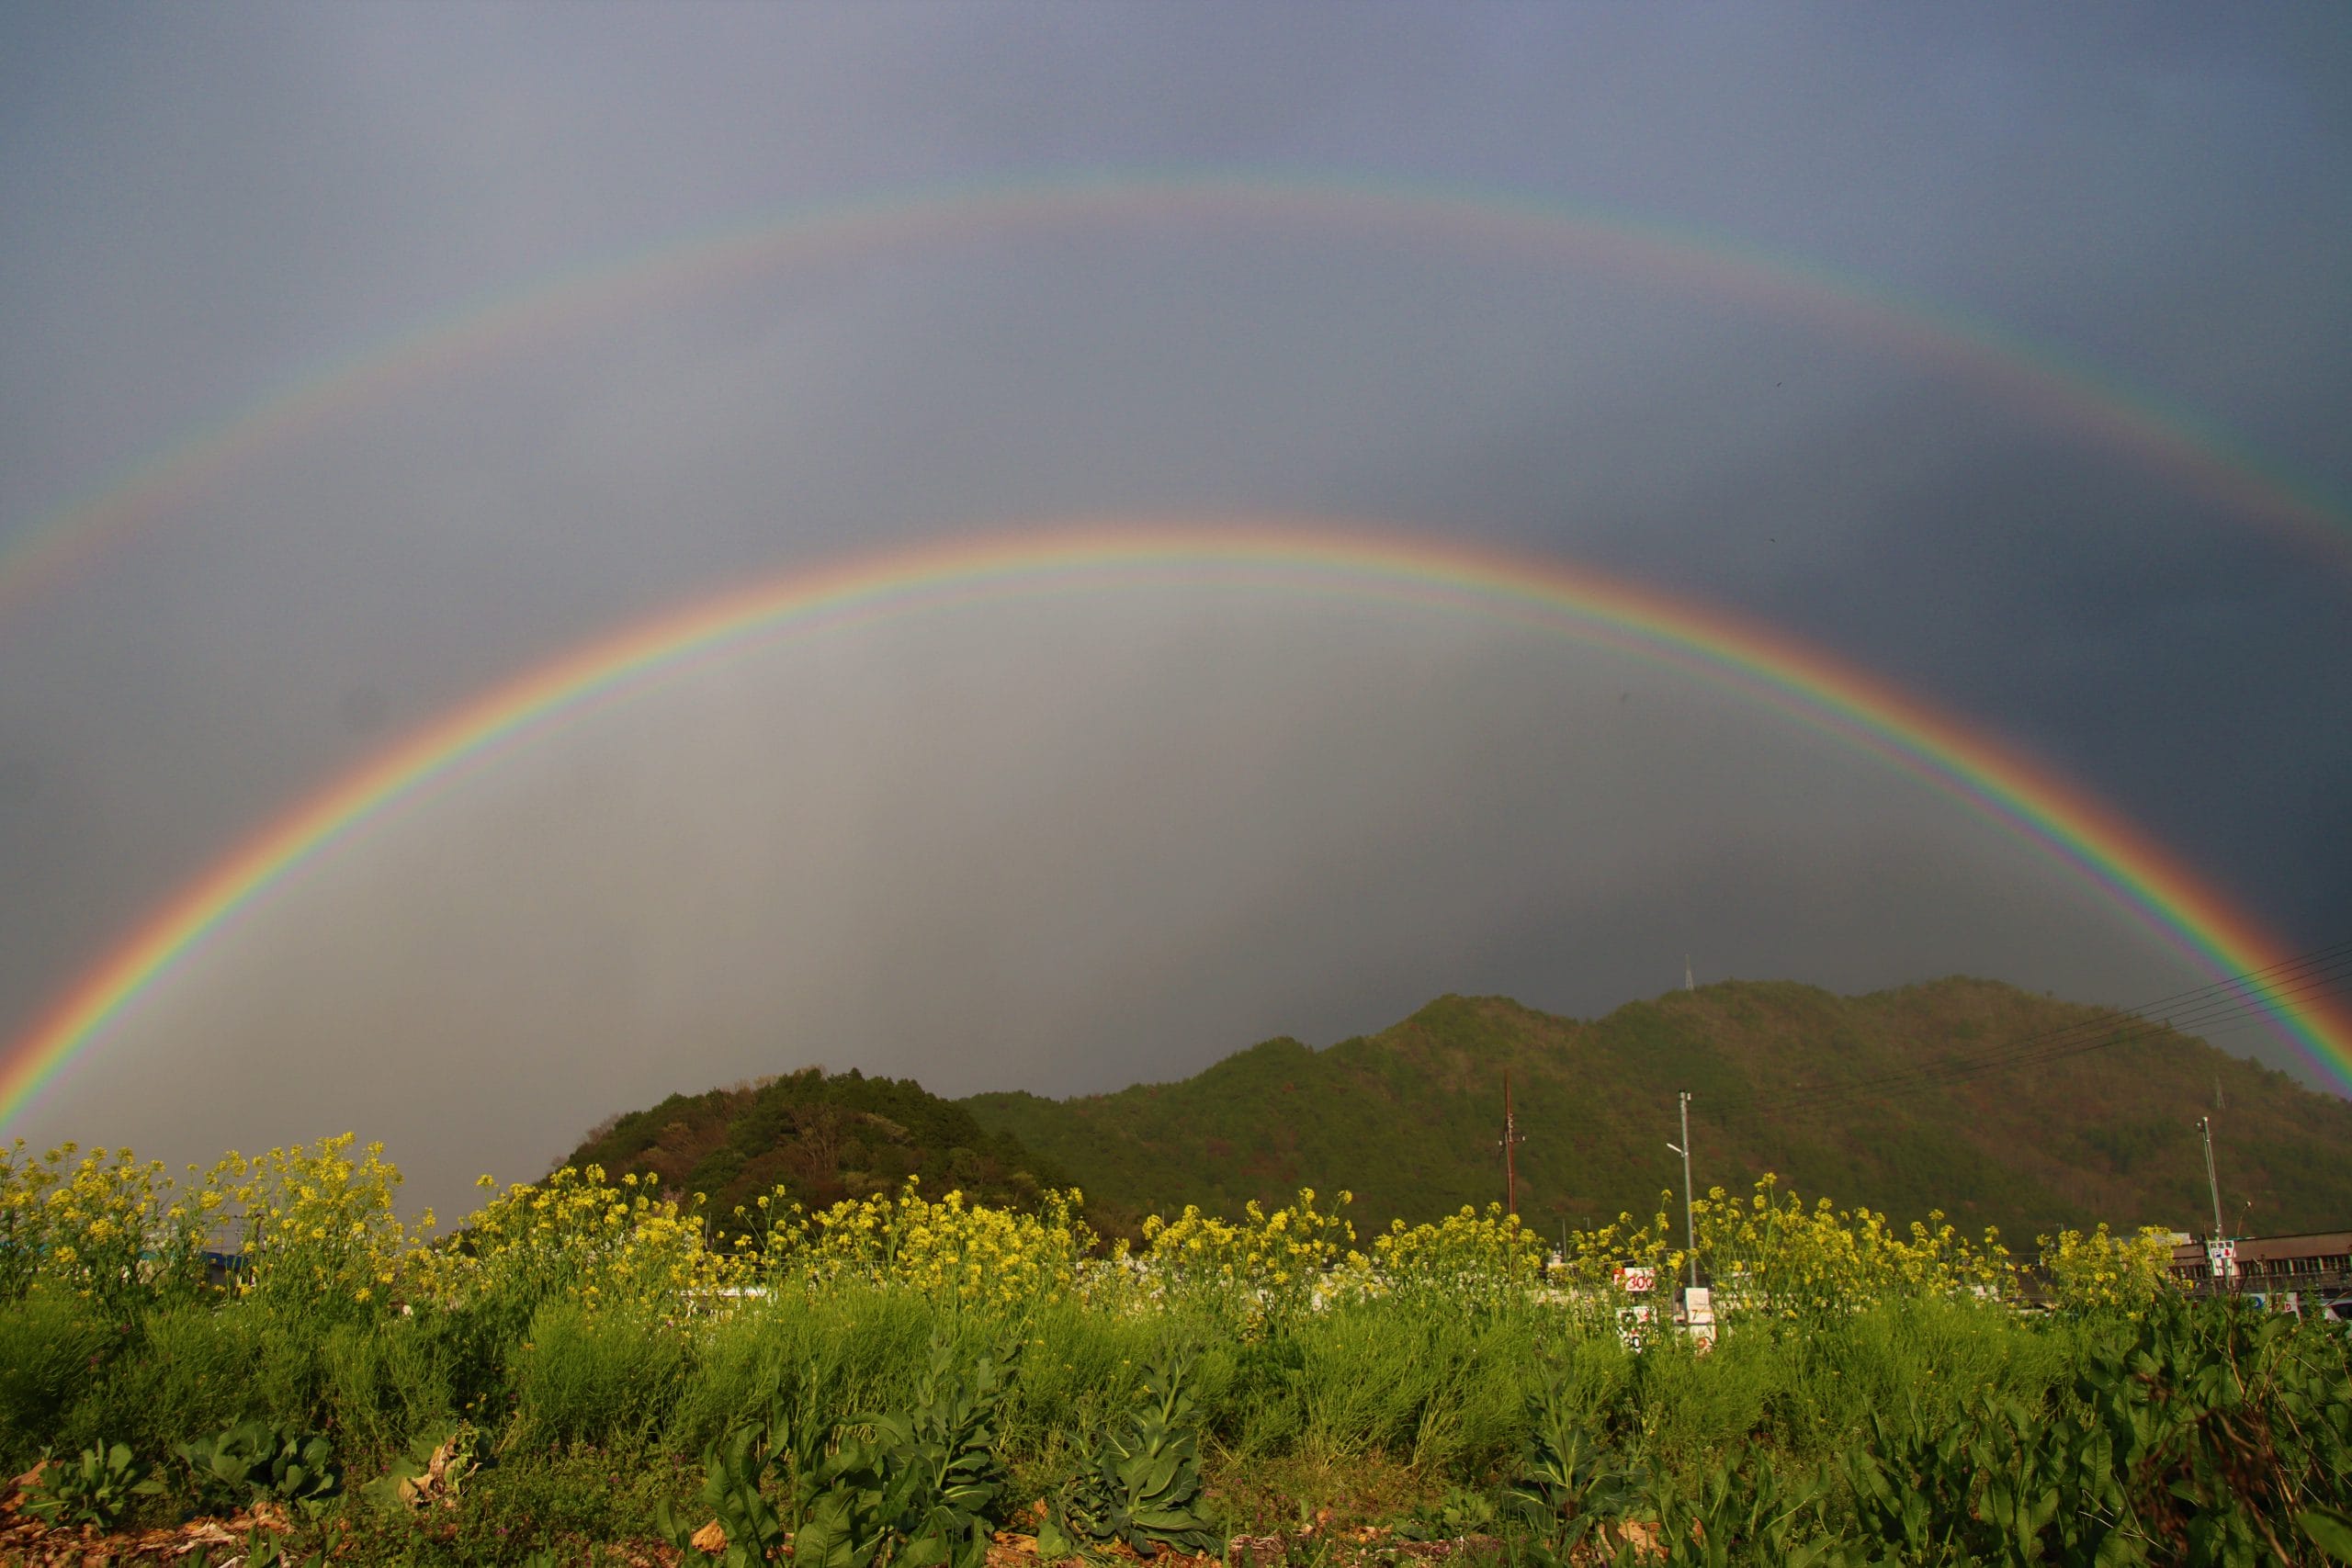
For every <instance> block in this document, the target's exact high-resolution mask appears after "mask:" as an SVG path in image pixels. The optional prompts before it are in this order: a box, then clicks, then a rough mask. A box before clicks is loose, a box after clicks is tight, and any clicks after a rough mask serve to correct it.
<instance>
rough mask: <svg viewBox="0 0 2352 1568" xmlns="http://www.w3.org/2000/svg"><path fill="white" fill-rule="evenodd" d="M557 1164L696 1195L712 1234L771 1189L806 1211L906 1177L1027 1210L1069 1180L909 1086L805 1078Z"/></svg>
mask: <svg viewBox="0 0 2352 1568" xmlns="http://www.w3.org/2000/svg"><path fill="white" fill-rule="evenodd" d="M560 1164H563V1165H574V1166H584V1165H590V1164H594V1165H601V1166H603V1167H604V1168H605V1173H606V1175H607V1176H608V1177H610V1178H611V1179H613V1180H616V1181H617V1180H619V1179H621V1178H622V1177H624V1176H628V1175H638V1176H645V1177H650V1178H651V1179H653V1180H654V1181H655V1182H656V1183H657V1184H658V1185H659V1186H660V1187H661V1188H662V1190H665V1191H669V1192H673V1193H688V1192H699V1193H702V1194H703V1195H705V1196H706V1197H707V1199H708V1200H709V1213H711V1214H712V1215H713V1216H714V1217H716V1218H717V1219H718V1221H719V1222H720V1224H722V1226H723V1225H724V1224H725V1223H726V1222H727V1221H728V1220H729V1218H730V1217H731V1216H732V1215H733V1213H734V1212H735V1209H736V1207H737V1206H738V1205H739V1204H741V1205H745V1206H749V1205H750V1204H752V1202H753V1201H755V1200H756V1199H758V1198H759V1197H760V1196H761V1195H763V1194H764V1193H768V1192H772V1191H774V1190H775V1189H776V1188H777V1187H778V1186H784V1187H786V1188H789V1189H790V1190H791V1195H792V1197H793V1199H794V1200H795V1201H797V1202H799V1203H800V1204H801V1205H803V1206H804V1207H806V1208H809V1209H811V1210H816V1209H821V1208H825V1207H828V1206H830V1205H831V1204H833V1203H836V1202H839V1201H841V1200H842V1199H844V1198H865V1197H870V1196H872V1195H873V1194H875V1193H877V1192H888V1191H895V1190H898V1188H899V1187H900V1186H901V1185H903V1184H904V1183H905V1181H906V1179H907V1178H908V1177H910V1176H917V1177H920V1178H922V1190H924V1191H925V1192H928V1193H931V1194H932V1195H933V1196H938V1195H940V1194H943V1193H945V1192H947V1191H948V1190H951V1189H954V1190H961V1191H962V1192H963V1193H964V1194H965V1195H966V1196H967V1197H969V1198H972V1199H975V1200H977V1201H983V1202H988V1203H992V1204H1000V1205H1010V1206H1013V1207H1018V1208H1026V1207H1029V1206H1031V1205H1033V1204H1034V1203H1035V1201H1036V1200H1037V1197H1038V1195H1039V1193H1040V1192H1041V1191H1042V1190H1045V1189H1046V1188H1068V1187H1069V1186H1070V1185H1071V1181H1070V1179H1069V1176H1068V1175H1066V1174H1065V1173H1064V1172H1063V1170H1062V1169H1061V1168H1060V1167H1059V1166H1058V1165H1057V1164H1055V1163H1054V1162H1052V1161H1050V1160H1045V1159H1040V1158H1039V1157H1037V1156H1034V1155H1032V1154H1031V1153H1030V1152H1029V1150H1028V1149H1027V1148H1025V1147H1023V1145H1022V1142H1021V1139H1020V1138H1019V1137H1018V1136H1017V1135H1015V1134H1011V1133H1006V1132H1002V1131H989V1130H988V1129H985V1128H983V1127H982V1126H981V1125H980V1123H979V1122H978V1121H977V1120H976V1119H975V1118H974V1117H973V1115H972V1113H971V1111H968V1110H967V1109H965V1108H964V1107H963V1106H961V1105H958V1104H956V1102H955V1101H953V1100H942V1099H940V1098H939V1097H938V1096H937V1095H935V1094H933V1093H930V1092H929V1091H928V1090H926V1089H923V1087H922V1085H921V1084H918V1083H916V1082H915V1081H914V1080H913V1079H911V1078H885V1077H872V1078H869V1077H865V1076H864V1075H863V1074H861V1073H859V1072H858V1071H857V1070H856V1069H855V1068H852V1069H851V1070H850V1071H848V1072H846V1073H840V1074H835V1075H831V1076H828V1075H827V1074H826V1073H825V1072H824V1071H823V1069H821V1068H818V1067H808V1068H804V1069H803V1070H801V1071H799V1072H797V1073H791V1074H787V1075H786V1076H785V1077H775V1078H766V1079H763V1080H761V1081H759V1082H756V1083H746V1084H738V1085H736V1086H735V1087H734V1088H732V1089H712V1090H710V1091H709V1092H708V1093H706V1094H695V1095H684V1094H673V1095H672V1096H670V1098H669V1099H667V1100H663V1101H662V1103H661V1104H659V1105H656V1106H654V1107H652V1108H651V1109H650V1110H646V1111H631V1112H629V1113H628V1114H627V1115H624V1116H616V1117H613V1118H612V1119H611V1120H609V1121H607V1122H605V1123H604V1124H603V1125H601V1126H599V1127H597V1128H595V1129H594V1130H593V1131H592V1132H590V1133H589V1134H588V1135H587V1137H586V1138H584V1139H583V1140H582V1142H581V1145H580V1146H579V1147H578V1148H576V1149H574V1150H573V1151H572V1152H571V1154H570V1155H568V1156H565V1157H564V1158H563V1160H561V1161H560Z"/></svg>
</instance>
